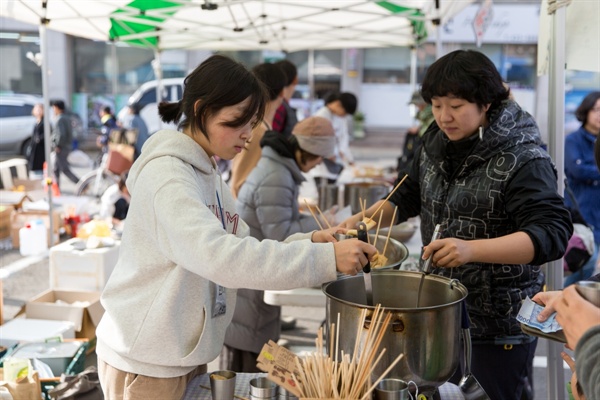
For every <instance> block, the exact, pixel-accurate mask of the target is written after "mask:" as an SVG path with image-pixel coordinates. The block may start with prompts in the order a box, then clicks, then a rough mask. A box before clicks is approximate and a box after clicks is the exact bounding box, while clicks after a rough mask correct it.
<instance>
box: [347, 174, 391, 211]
mask: <svg viewBox="0 0 600 400" xmlns="http://www.w3.org/2000/svg"><path fill="white" fill-rule="evenodd" d="M389 192H390V185H388V184H387V183H385V182H372V181H366V182H352V183H347V184H346V185H345V186H344V205H346V206H347V205H350V208H351V209H352V213H353V214H356V213H359V212H361V211H362V209H361V207H360V200H363V201H365V200H366V201H367V208H369V207H370V206H372V205H373V204H374V203H376V202H377V201H378V200H380V199H381V198H383V197H385V196H386V195H387V194H388V193H389Z"/></svg>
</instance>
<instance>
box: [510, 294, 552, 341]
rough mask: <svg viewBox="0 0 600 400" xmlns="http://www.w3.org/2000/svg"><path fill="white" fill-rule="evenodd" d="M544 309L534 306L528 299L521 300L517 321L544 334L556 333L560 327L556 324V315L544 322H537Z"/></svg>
mask: <svg viewBox="0 0 600 400" xmlns="http://www.w3.org/2000/svg"><path fill="white" fill-rule="evenodd" d="M543 309H544V307H543V306H540V305H539V304H536V303H535V302H533V301H532V300H531V299H530V298H529V297H527V298H526V299H525V300H523V304H522V305H521V309H520V310H519V314H518V315H517V321H519V322H520V323H522V324H525V325H527V326H531V327H532V328H536V329H539V330H540V331H542V332H544V333H550V332H557V331H559V330H561V329H562V327H561V326H560V325H559V324H558V322H556V313H554V314H552V315H551V316H550V318H548V319H547V320H546V321H544V322H540V321H538V320H537V316H538V314H539V313H540V311H542V310H543Z"/></svg>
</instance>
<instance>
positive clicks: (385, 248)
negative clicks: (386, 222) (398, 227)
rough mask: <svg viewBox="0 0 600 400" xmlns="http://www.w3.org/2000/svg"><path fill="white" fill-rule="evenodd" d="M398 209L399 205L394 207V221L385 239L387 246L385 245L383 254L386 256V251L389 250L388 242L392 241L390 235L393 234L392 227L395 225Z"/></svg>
mask: <svg viewBox="0 0 600 400" xmlns="http://www.w3.org/2000/svg"><path fill="white" fill-rule="evenodd" d="M396 211H398V206H396V207H395V208H394V214H393V215H392V223H391V224H390V230H389V231H388V234H387V238H386V239H385V246H383V253H382V254H383V255H384V256H385V251H386V250H387V245H388V242H389V241H390V236H391V234H392V227H393V226H394V221H395V220H396ZM382 212H383V211H382Z"/></svg>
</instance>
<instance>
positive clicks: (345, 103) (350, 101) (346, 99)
mask: <svg viewBox="0 0 600 400" xmlns="http://www.w3.org/2000/svg"><path fill="white" fill-rule="evenodd" d="M338 100H339V101H340V103H341V105H342V108H343V109H344V111H346V114H350V115H354V113H355V112H356V107H357V106H358V100H357V99H356V96H355V95H353V94H352V93H349V92H344V93H337V92H333V93H330V94H328V95H327V96H326V97H325V104H330V103H333V102H334V101H338Z"/></svg>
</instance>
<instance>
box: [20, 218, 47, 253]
mask: <svg viewBox="0 0 600 400" xmlns="http://www.w3.org/2000/svg"><path fill="white" fill-rule="evenodd" d="M47 235H48V233H47V231H46V225H44V221H42V220H41V219H34V220H32V221H29V222H28V223H27V224H25V226H24V227H23V228H21V229H19V243H20V246H19V251H20V252H21V255H22V256H32V255H36V254H41V253H43V252H45V251H48V236H47Z"/></svg>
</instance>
